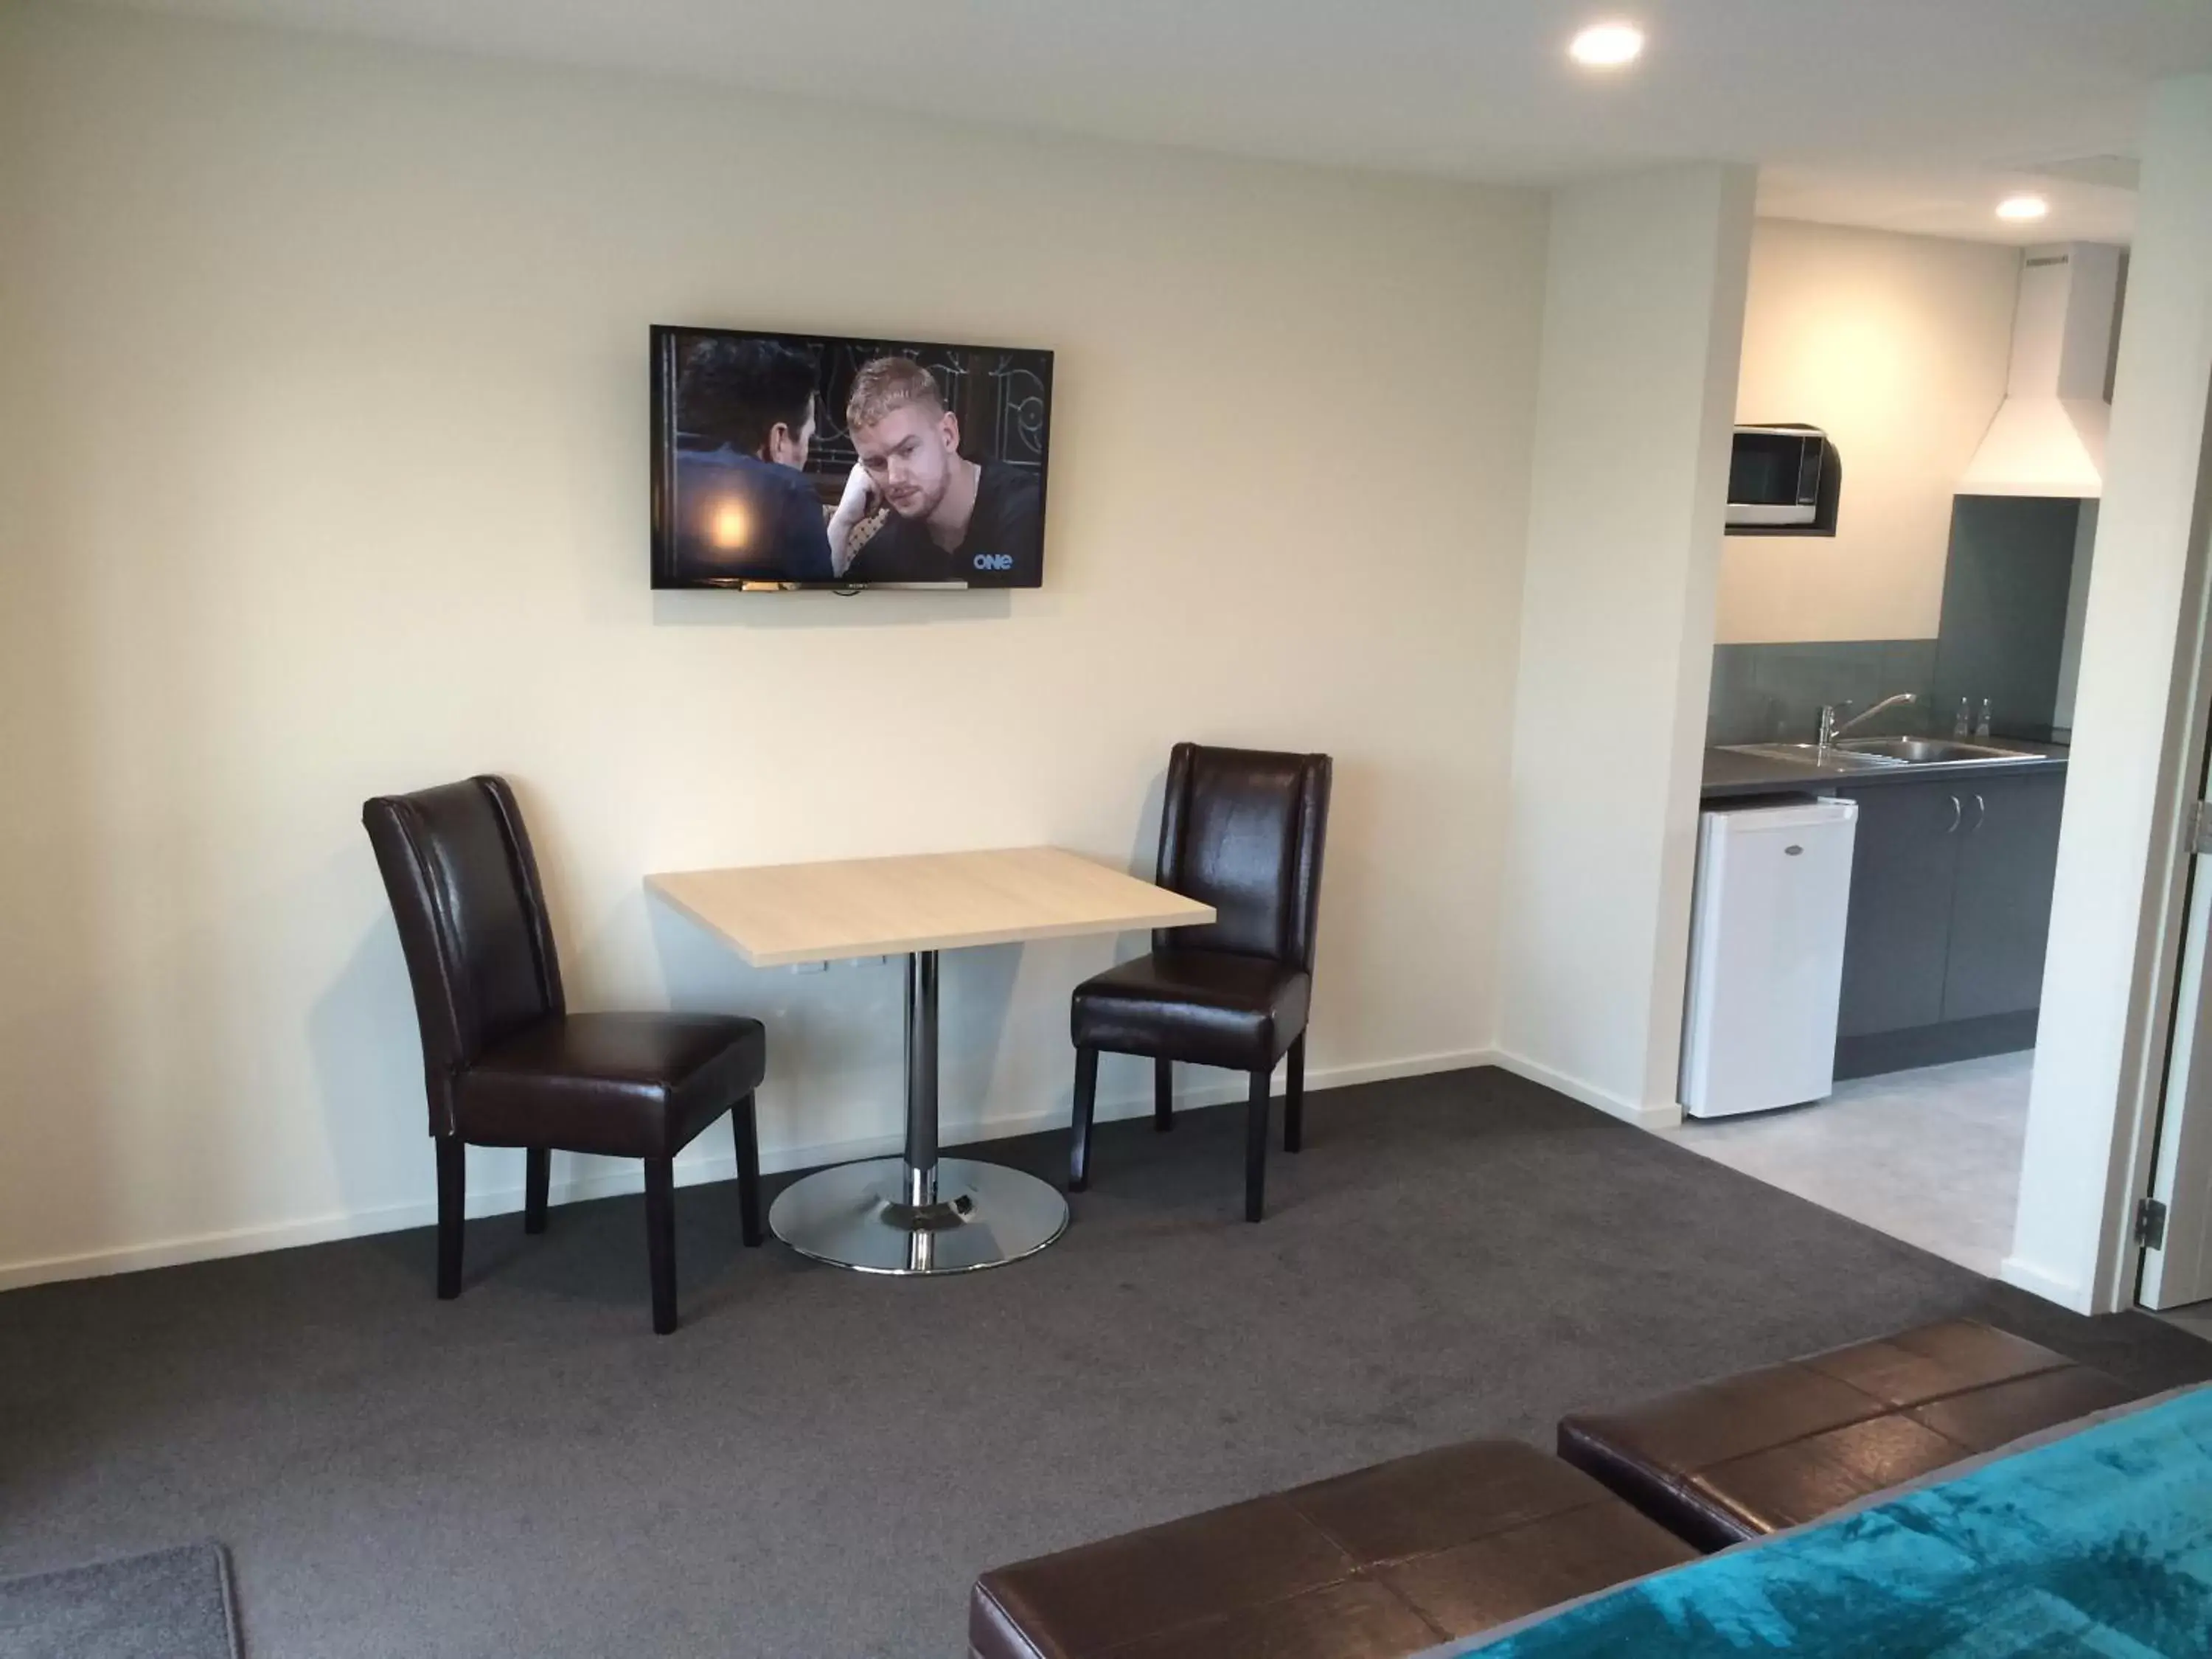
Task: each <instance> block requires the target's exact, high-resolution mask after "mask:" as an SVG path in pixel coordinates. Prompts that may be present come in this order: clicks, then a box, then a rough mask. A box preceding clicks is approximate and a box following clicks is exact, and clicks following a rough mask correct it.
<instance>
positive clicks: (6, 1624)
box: [0, 1544, 240, 1659]
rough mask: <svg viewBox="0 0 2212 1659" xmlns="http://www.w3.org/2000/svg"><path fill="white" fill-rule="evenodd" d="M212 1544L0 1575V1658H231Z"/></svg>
mask: <svg viewBox="0 0 2212 1659" xmlns="http://www.w3.org/2000/svg"><path fill="white" fill-rule="evenodd" d="M239 1654H240V1649H239V1645H238V1628H237V1623H236V1621H235V1620H234V1618H233V1617H232V1611H231V1599H230V1569H229V1564H228V1562H227V1561H226V1560H225V1559H224V1557H223V1553H222V1547H221V1546H220V1545H217V1544H187V1545H185V1546H184V1547H181V1548H179V1549H171V1550H155V1551H154V1552H153V1553H151V1554H148V1555H128V1556H125V1557H123V1558H122V1559H120V1560H115V1561H100V1562H95V1563H94V1564H93V1565H90V1566H84V1567H66V1568H64V1569H63V1570H62V1571H58V1572H39V1573H32V1574H30V1575H28V1576H27V1577H21V1578H4V1579H0V1656H4V1659H239Z"/></svg>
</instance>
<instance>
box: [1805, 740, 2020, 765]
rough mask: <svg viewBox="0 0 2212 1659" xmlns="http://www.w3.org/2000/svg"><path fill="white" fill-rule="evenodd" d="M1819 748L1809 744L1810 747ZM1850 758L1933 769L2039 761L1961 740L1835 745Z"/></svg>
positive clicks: (1896, 741)
mask: <svg viewBox="0 0 2212 1659" xmlns="http://www.w3.org/2000/svg"><path fill="white" fill-rule="evenodd" d="M1814 746H1816V745H1812V744H1808V745H1807V747H1808V748H1809V747H1814ZM1835 747H1836V748H1838V749H1840V750H1843V751H1844V753H1846V754H1851V755H1872V756H1875V757H1878V758H1880V759H1882V760H1887V761H1893V762H1895V761H1902V762H1903V763H1905V765H1907V766H1933V765H1936V764H1937V763H1946V764H1955V763H1960V762H1981V763H1988V762H1990V761H2016V760H2033V759H2034V758H2035V757H2034V756H2033V754H2031V753H2028V752H2026V751H2024V750H2018V749H1999V748H1997V747H1996V745H1994V744H1986V743H1968V742H1966V740H1965V739H1964V738H1844V739H1843V740H1842V741H1841V742H1839V743H1838V744H1836V745H1835Z"/></svg>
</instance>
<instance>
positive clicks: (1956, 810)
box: [1943, 795, 1966, 836]
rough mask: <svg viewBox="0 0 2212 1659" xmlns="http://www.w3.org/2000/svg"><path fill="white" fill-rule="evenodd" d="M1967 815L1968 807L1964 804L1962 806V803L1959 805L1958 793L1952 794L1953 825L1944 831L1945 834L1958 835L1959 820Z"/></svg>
mask: <svg viewBox="0 0 2212 1659" xmlns="http://www.w3.org/2000/svg"><path fill="white" fill-rule="evenodd" d="M1963 817H1966V808H1965V807H1963V806H1961V805H1959V798H1958V797H1957V796H1956V795H1954V796H1952V797H1951V827H1950V828H1949V829H1946V830H1945V831H1944V832H1943V833H1944V834H1945V835H1947V836H1955V835H1957V834H1958V833H1959V821H1960V819H1961V818H1963Z"/></svg>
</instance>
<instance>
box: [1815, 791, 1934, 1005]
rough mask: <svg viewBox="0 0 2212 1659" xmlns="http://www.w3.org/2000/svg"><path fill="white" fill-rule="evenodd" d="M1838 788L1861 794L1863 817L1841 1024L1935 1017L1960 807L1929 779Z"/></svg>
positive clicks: (1855, 852)
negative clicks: (1870, 786)
mask: <svg viewBox="0 0 2212 1659" xmlns="http://www.w3.org/2000/svg"><path fill="white" fill-rule="evenodd" d="M1839 793H1843V794H1845V795H1848V796H1849V797H1850V799H1853V800H1856V801H1857V803H1858V804H1859V822H1858V832H1857V836H1856V837H1855V838H1854V840H1853V842H1852V845H1851V900H1850V920H1849V921H1847V923H1846V924H1845V927H1844V985H1843V992H1842V997H1841V1002H1840V1006H1839V1007H1838V1012H1837V1019H1836V1033H1837V1035H1838V1036H1844V1037H1851V1036H1864V1035H1866V1034H1868V1033H1869V1032H1873V1031H1895V1030H1904V1029H1905V1027H1907V1026H1914V1025H1933V1024H1936V1022H1937V1021H1939V1020H1941V1019H1942V1018H1943V982H1944V977H1945V967H1946V964H1947V962H1948V957H1949V955H1950V946H1951V894H1952V889H1953V888H1954V885H1955V884H1956V881H1955V876H1956V870H1957V864H1958V858H1959V838H1958V828H1959V823H1958V821H1959V819H1960V817H1961V816H1963V811H1964V809H1963V807H1954V804H1953V802H1954V798H1953V794H1952V792H1951V791H1950V790H1949V789H1948V788H1947V787H1943V786H1942V784H1941V783H1939V782H1936V781H1932V780H1931V781H1929V782H1927V783H1893V784H1886V785H1881V786H1879V787H1872V788H1867V789H1846V790H1843V791H1840V792H1839Z"/></svg>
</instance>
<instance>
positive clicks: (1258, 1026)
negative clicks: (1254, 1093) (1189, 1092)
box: [1072, 951, 1313, 1072]
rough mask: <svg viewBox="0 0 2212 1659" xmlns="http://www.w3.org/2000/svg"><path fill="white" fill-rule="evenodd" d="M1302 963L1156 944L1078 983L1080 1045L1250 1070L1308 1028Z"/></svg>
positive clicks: (1308, 986)
mask: <svg viewBox="0 0 2212 1659" xmlns="http://www.w3.org/2000/svg"><path fill="white" fill-rule="evenodd" d="M1312 990H1313V981H1312V979H1311V977H1310V975H1307V974H1306V973H1305V972H1304V970H1303V969H1297V968H1294V967H1291V966H1289V965H1288V964H1286V963H1279V962H1271V961H1269V960H1268V959H1267V957H1248V956H1239V955H1237V954H1235V953H1233V952H1231V951H1153V952H1152V954H1151V955H1149V956H1142V957H1137V958H1136V959H1135V960H1134V961H1133V962H1125V963H1122V964H1121V966H1120V967H1118V968H1109V969H1107V970H1106V971H1105V972H1104V973H1103V974H1100V975H1097V976H1096V977H1094V978H1091V979H1087V980H1085V981H1083V983H1082V984H1080V985H1079V986H1077V987H1075V1000H1074V1005H1073V1020H1072V1024H1073V1031H1074V1036H1075V1045H1076V1047H1078V1048H1103V1049H1106V1050H1107V1051H1109V1053H1112V1054H1152V1055H1154V1056H1156V1057H1158V1058H1161V1059H1165V1060H1188V1061H1190V1062H1191V1063H1192V1064H1194V1065H1198V1066H1229V1067H1231V1068H1232V1069H1234V1070H1237V1071H1244V1072H1251V1071H1257V1070H1259V1069H1260V1068H1261V1067H1262V1066H1273V1064H1274V1063H1275V1062H1276V1061H1277V1060H1279V1059H1281V1058H1282V1056H1283V1053H1284V1051H1285V1049H1287V1048H1289V1047H1290V1046H1291V1042H1293V1041H1294V1040H1295V1039H1296V1038H1297V1035H1298V1033H1299V1032H1300V1031H1302V1030H1304V1029H1305V1024H1306V1004H1307V1001H1308V1000H1309V998H1310V996H1311V994H1312Z"/></svg>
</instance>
